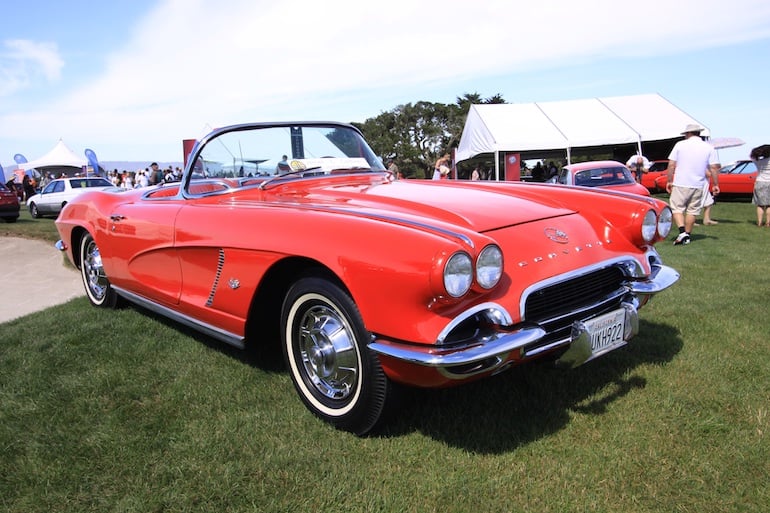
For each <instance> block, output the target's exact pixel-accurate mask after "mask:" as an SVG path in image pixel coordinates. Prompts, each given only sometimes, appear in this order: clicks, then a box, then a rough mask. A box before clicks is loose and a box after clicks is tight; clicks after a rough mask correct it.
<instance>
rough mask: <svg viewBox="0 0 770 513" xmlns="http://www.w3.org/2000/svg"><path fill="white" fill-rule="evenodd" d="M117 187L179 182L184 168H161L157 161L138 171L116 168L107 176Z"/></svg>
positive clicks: (126, 187) (137, 186)
mask: <svg viewBox="0 0 770 513" xmlns="http://www.w3.org/2000/svg"><path fill="white" fill-rule="evenodd" d="M106 178H107V179H108V180H109V181H110V182H112V184H113V185H114V186H115V187H122V188H124V189H136V188H139V187H149V186H151V185H160V184H164V183H170V182H178V181H179V180H181V179H182V169H181V168H179V167H176V168H172V167H171V166H169V167H167V168H166V169H161V168H160V166H158V163H157V162H153V163H152V164H150V166H149V167H146V168H144V169H138V170H137V171H125V170H124V171H123V172H119V171H118V170H117V169H114V170H112V171H110V172H109V173H107V177H106Z"/></svg>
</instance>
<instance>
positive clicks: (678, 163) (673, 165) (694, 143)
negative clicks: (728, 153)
mask: <svg viewBox="0 0 770 513" xmlns="http://www.w3.org/2000/svg"><path fill="white" fill-rule="evenodd" d="M702 130H703V128H702V127H701V126H700V125H696V124H689V125H687V127H686V128H685V129H684V131H683V132H682V135H684V140H683V141H679V142H678V143H676V144H675V145H674V148H673V149H672V150H671V153H670V154H669V156H668V168H667V174H668V183H667V184H666V191H667V192H668V193H669V194H670V195H671V196H670V198H669V205H670V206H671V212H672V213H673V217H674V223H676V225H677V228H679V234H678V235H677V237H676V239H674V245H676V246H679V245H681V244H689V243H690V233H691V232H692V228H693V226H695V218H696V216H698V215H699V214H700V212H701V209H702V208H703V204H704V200H705V199H706V194H708V187H709V181H708V178H707V174H708V173H710V174H711V180H712V186H711V190H712V191H713V193H714V194H715V195H716V194H719V157H717V151H716V150H715V149H714V147H713V146H711V145H710V144H709V143H707V142H706V141H704V140H703V139H701V137H700V133H701V131H702Z"/></svg>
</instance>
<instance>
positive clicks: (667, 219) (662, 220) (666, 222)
mask: <svg viewBox="0 0 770 513" xmlns="http://www.w3.org/2000/svg"><path fill="white" fill-rule="evenodd" d="M671 221H672V214H671V209H670V208H668V207H665V208H664V209H663V210H661V211H660V216H658V235H660V237H661V238H662V239H665V238H666V237H668V233H669V232H670V231H671V224H672V223H671Z"/></svg>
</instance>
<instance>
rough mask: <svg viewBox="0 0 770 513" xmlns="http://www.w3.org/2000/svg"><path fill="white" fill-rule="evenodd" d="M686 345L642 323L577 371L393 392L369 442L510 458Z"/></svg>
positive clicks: (274, 362)
mask: <svg viewBox="0 0 770 513" xmlns="http://www.w3.org/2000/svg"><path fill="white" fill-rule="evenodd" d="M132 308H136V309H137V311H139V312H141V314H142V315H149V316H151V317H153V318H155V319H156V320H157V321H158V322H161V323H163V324H166V325H168V326H169V327H172V328H173V329H176V330H178V331H180V332H182V333H184V334H185V335H187V336H189V337H190V338H192V339H194V340H196V341H197V342H199V343H201V344H203V345H205V346H207V347H209V348H211V349H212V350H215V351H219V352H221V353H223V354H226V355H228V356H230V357H231V358H233V359H235V360H238V361H240V362H242V363H244V364H246V365H251V366H254V367H256V368H259V369H260V370H262V371H264V372H276V373H283V372H288V371H287V370H286V366H285V363H284V360H283V356H282V354H281V351H280V345H279V344H278V343H271V344H263V345H259V346H255V347H258V348H259V349H254V348H247V349H246V350H240V349H237V348H234V347H232V346H229V345H227V344H225V343H224V342H220V341H217V340H215V339H213V338H211V337H208V336H206V335H204V334H201V333H199V332H198V331H196V330H194V329H192V328H189V327H186V326H184V325H181V324H179V323H177V322H175V321H172V320H170V319H167V318H165V317H163V316H161V315H158V314H155V313H153V312H150V311H148V310H146V309H143V308H141V307H138V306H132ZM274 336H275V337H277V336H278V335H277V334H275V335H274ZM682 346H683V342H682V340H681V338H680V336H679V333H678V331H677V330H676V329H675V328H673V327H671V326H668V325H664V324H657V323H652V322H649V321H644V320H641V321H640V333H639V335H637V336H636V337H635V338H634V339H633V340H632V341H631V342H630V343H629V344H628V345H626V346H624V347H622V348H619V349H617V350H615V351H613V352H611V353H609V354H607V355H605V356H603V357H601V358H598V359H596V360H594V361H591V362H588V363H586V364H584V365H582V366H580V367H578V368H576V369H572V370H562V369H557V368H555V367H554V365H553V363H552V362H549V361H542V362H537V361H536V362H532V363H529V364H526V365H521V366H518V367H514V368H512V369H510V370H508V371H506V372H503V373H501V374H499V375H497V376H493V377H490V378H486V379H482V380H479V381H476V382H473V383H469V384H466V385H461V386H458V387H453V388H447V389H419V388H411V387H396V388H397V390H398V399H399V400H398V401H397V403H396V404H394V405H392V406H393V408H392V409H391V412H390V415H389V418H387V419H385V420H384V422H383V423H382V425H381V426H380V428H379V429H378V430H376V431H375V432H374V433H372V434H371V435H370V436H373V437H381V438H391V437H401V436H405V435H407V434H410V433H413V432H421V433H423V434H425V435H427V436H430V437H432V438H434V439H437V440H441V441H443V442H445V443H446V444H448V445H451V446H455V447H460V448H463V449H465V450H468V451H472V452H477V453H502V452H508V451H511V450H513V449H516V448H517V447H520V446H522V445H525V444H527V443H530V442H532V441H535V440H538V439H541V438H543V437H545V436H548V435H549V434H552V433H554V432H557V431H559V430H561V429H563V428H564V427H565V426H566V425H567V424H568V422H569V420H570V415H571V414H573V413H582V414H587V415H602V414H604V413H605V412H606V411H607V409H608V407H610V406H611V405H612V403H613V402H615V401H617V400H620V399H622V398H623V397H625V396H627V395H628V394H631V393H633V392H634V391H637V390H640V389H643V388H644V387H645V386H646V385H647V381H646V379H645V378H644V377H643V376H641V375H639V374H635V373H634V369H636V368H638V367H640V366H642V365H665V364H666V363H668V362H669V361H671V360H672V359H673V358H674V356H675V355H676V354H677V353H679V351H681V349H682ZM291 392H292V393H294V391H293V390H292V391H291ZM309 414H310V413H308V415H309ZM330 429H333V428H331V427H330Z"/></svg>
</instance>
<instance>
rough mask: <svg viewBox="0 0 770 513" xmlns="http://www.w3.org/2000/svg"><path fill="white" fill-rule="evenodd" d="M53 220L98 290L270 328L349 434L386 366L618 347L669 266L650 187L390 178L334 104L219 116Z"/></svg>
mask: <svg viewBox="0 0 770 513" xmlns="http://www.w3.org/2000/svg"><path fill="white" fill-rule="evenodd" d="M283 155H287V156H290V157H289V164H290V169H289V170H288V171H283V170H281V171H280V172H278V171H277V168H278V163H279V161H280V159H281V157H282V156H283ZM56 226H57V228H58V230H59V234H60V236H61V240H60V241H59V242H58V243H57V247H58V248H59V249H61V250H63V251H66V253H67V256H68V257H69V259H70V260H71V261H72V262H73V263H74V265H75V266H77V267H78V268H79V269H80V272H81V275H82V278H83V283H84V285H85V290H86V292H87V296H88V298H89V300H90V302H91V303H92V304H93V305H95V306H99V307H115V306H117V305H118V304H119V303H121V302H122V301H124V300H128V301H130V302H133V303H137V304H139V305H142V306H144V307H146V308H148V309H150V310H152V311H154V312H158V313H160V314H163V315H165V316H168V317H169V318H171V319H174V320H175V321H177V322H179V323H182V324H185V325H189V326H193V327H195V328H197V329H199V330H200V331H202V332H203V333H205V334H208V335H209V336H211V337H214V338H215V339H218V340H221V341H224V342H226V343H229V344H232V345H234V346H237V347H240V348H246V347H248V346H249V345H250V344H279V345H280V347H281V349H282V352H283V354H284V357H285V360H286V362H287V367H288V370H289V373H290V375H291V378H292V380H293V383H294V385H295V388H296V390H297V392H298V394H299V396H300V398H301V399H302V401H303V402H304V404H305V405H306V406H307V408H308V409H309V410H311V411H312V412H313V413H314V414H315V415H317V416H319V417H320V418H322V419H324V420H326V421H328V422H330V423H331V424H333V425H335V426H336V427H338V428H340V429H345V430H349V431H352V432H354V433H357V434H365V433H367V432H369V431H370V430H372V429H373V428H374V427H375V426H376V425H377V424H378V422H379V421H380V420H381V419H382V418H383V412H384V411H385V410H386V406H387V405H388V404H389V403H390V402H391V401H392V399H393V394H394V391H395V390H396V389H397V388H400V387H394V383H398V384H402V385H411V386H418V387H444V386H450V385H455V384H460V383H464V382H468V381H471V380H475V379H479V378H482V377H485V376H489V375H492V374H495V373H498V372H501V371H503V370H505V369H507V368H509V367H511V366H513V365H516V364H520V363H524V362H528V361H531V360H534V359H538V358H551V359H553V360H555V361H556V362H557V363H558V364H560V365H561V366H564V367H574V366H577V365H580V364H582V363H584V362H587V361H589V360H591V359H593V358H596V357H598V356H601V355H604V354H605V353H607V352H609V351H612V350H614V349H616V348H618V347H620V346H623V345H624V344H626V342H627V341H629V340H630V339H631V338H632V337H633V336H634V335H635V334H636V333H637V331H638V329H639V314H638V310H639V309H640V308H641V307H642V306H643V305H644V304H645V303H646V302H647V301H648V300H649V299H650V298H651V296H653V295H655V294H656V293H658V292H660V291H662V290H664V289H666V288H667V287H669V286H670V285H672V284H673V283H675V282H676V281H677V279H678V278H679V275H678V273H677V272H676V271H674V270H673V269H671V268H670V267H667V266H665V265H663V263H662V261H661V258H660V256H659V255H658V253H657V252H656V251H655V249H654V247H653V245H654V243H655V242H657V241H660V240H663V239H664V238H665V237H666V236H667V235H668V232H669V229H670V227H671V211H670V210H669V208H668V207H667V206H666V204H665V203H663V202H662V201H659V200H656V199H653V198H649V197H641V196H637V195H631V194H622V193H613V192H607V191H602V190H601V189H594V190H592V189H588V188H585V187H569V186H565V187H554V186H552V185H547V184H527V183H490V182H472V181H456V180H441V181H432V180H396V179H395V177H394V176H392V175H391V174H390V173H388V171H387V170H386V169H385V168H384V166H383V165H382V163H381V161H380V160H379V159H378V158H377V157H376V156H375V154H374V153H373V152H372V150H371V149H370V148H369V146H368V145H367V144H366V142H365V141H364V139H363V137H362V136H361V133H360V132H359V131H358V130H357V129H356V128H354V127H353V126H350V125H346V124H338V123H329V122H323V123H321V122H313V123H271V124H268V123H259V124H247V125H236V126H231V127H226V128H221V129H218V130H215V131H214V132H212V133H211V134H209V135H208V136H206V137H205V138H204V139H202V140H201V141H199V142H198V143H197V144H196V146H195V148H194V149H193V150H192V152H191V154H190V159H189V162H188V164H187V166H186V170H185V174H184V177H183V179H182V181H181V182H180V183H177V184H173V185H164V186H158V187H150V188H144V189H135V190H130V191H122V192H119V191H94V192H86V193H84V194H82V195H80V196H78V198H77V199H75V200H73V201H71V202H69V203H68V204H67V205H66V206H65V207H64V209H63V210H62V212H61V214H60V215H59V218H58V219H57V221H56Z"/></svg>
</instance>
